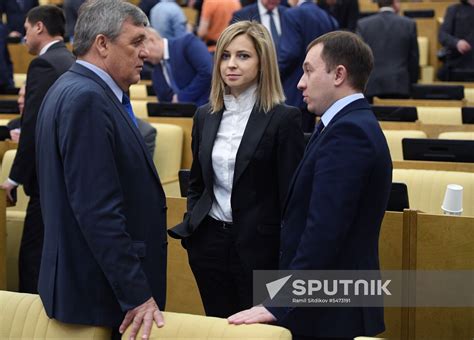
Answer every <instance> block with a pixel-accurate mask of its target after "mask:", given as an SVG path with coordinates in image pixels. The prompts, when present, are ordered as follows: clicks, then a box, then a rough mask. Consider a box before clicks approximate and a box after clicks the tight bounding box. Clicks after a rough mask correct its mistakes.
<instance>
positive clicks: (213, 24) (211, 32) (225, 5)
mask: <svg viewBox="0 0 474 340" xmlns="http://www.w3.org/2000/svg"><path fill="white" fill-rule="evenodd" d="M240 7H241V5H240V2H239V0H204V3H203V5H202V11H201V17H200V19H199V27H198V30H197V36H198V37H199V38H201V39H202V40H204V42H205V43H206V45H207V47H208V50H209V52H211V53H212V52H214V51H215V50H216V42H217V39H218V38H219V36H220V34H221V33H222V31H223V30H224V29H225V28H226V27H227V26H228V25H229V22H230V20H231V19H232V15H233V14H234V12H235V11H238V10H239V9H240Z"/></svg>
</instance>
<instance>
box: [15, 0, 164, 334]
mask: <svg viewBox="0 0 474 340" xmlns="http://www.w3.org/2000/svg"><path fill="white" fill-rule="evenodd" d="M147 25H148V19H147V17H146V15H145V14H144V13H143V12H142V11H141V10H140V9H139V8H138V7H136V6H134V5H132V4H131V3H129V2H126V1H117V0H100V1H96V0H92V1H86V2H85V3H84V4H83V5H82V6H81V8H80V11H79V18H78V20H77V23H76V31H75V34H74V50H73V52H74V54H75V55H76V56H77V58H78V60H77V62H76V63H75V64H74V65H73V66H72V67H71V68H70V70H69V71H68V72H66V73H65V74H64V75H63V76H62V77H61V78H60V79H59V80H58V81H57V82H56V83H55V84H54V85H53V86H52V87H51V89H50V90H49V91H48V94H47V95H46V97H45V99H44V101H43V105H42V106H41V110H40V112H39V114H38V123H37V130H36V131H37V136H36V148H37V158H36V160H37V172H38V182H39V188H40V196H41V207H42V211H43V217H44V225H45V238H44V240H45V242H44V247H43V257H42V259H41V271H40V279H39V285H38V287H39V289H38V290H39V294H40V297H41V300H42V302H43V306H44V308H45V311H46V313H47V315H48V316H49V317H50V318H54V319H56V320H58V321H60V322H64V323H72V324H83V325H98V326H104V327H112V328H113V334H112V336H113V339H120V338H121V336H120V333H123V332H124V331H125V330H126V329H127V328H128V327H129V326H130V327H131V332H130V337H131V338H135V336H136V335H137V333H138V331H139V329H140V328H141V329H142V330H143V332H142V339H147V338H148V337H149V335H150V329H151V327H152V324H153V323H155V324H156V325H157V326H158V327H161V326H163V324H164V320H163V315H162V313H161V311H160V310H162V309H163V308H164V305H165V293H166V253H167V251H166V248H167V240H166V199H165V194H164V191H163V188H162V186H161V183H160V179H159V176H158V173H157V172H156V167H155V165H154V164H153V159H152V157H151V155H150V153H149V151H148V149H147V147H146V145H145V143H144V141H143V138H142V136H141V135H140V132H139V130H138V128H137V123H136V119H135V115H134V113H133V110H132V107H131V105H130V100H129V98H128V97H127V95H126V92H127V91H128V90H129V87H130V85H131V84H135V83H137V82H138V81H139V80H140V72H141V69H142V67H143V63H144V60H145V59H146V58H147V56H148V50H147V48H146V47H145V40H146V26H147ZM52 131H54V133H52ZM22 138H23V137H22ZM20 140H21V139H20Z"/></svg>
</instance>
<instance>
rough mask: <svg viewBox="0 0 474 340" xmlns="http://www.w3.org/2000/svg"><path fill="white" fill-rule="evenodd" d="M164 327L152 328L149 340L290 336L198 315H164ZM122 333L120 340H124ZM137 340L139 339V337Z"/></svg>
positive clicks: (271, 328)
mask: <svg viewBox="0 0 474 340" xmlns="http://www.w3.org/2000/svg"><path fill="white" fill-rule="evenodd" d="M164 318H165V326H164V327H162V328H157V327H153V329H152V332H151V334H150V339H151V340H158V339H186V340H188V339H189V340H205V339H209V340H211V339H212V340H217V339H235V340H236V339H239V340H245V339H249V340H250V339H251V340H264V339H269V340H270V339H271V340H277V339H280V340H291V333H290V331H288V330H287V329H285V328H281V327H276V326H270V325H258V324H257V325H241V326H235V325H229V323H228V322H227V320H226V319H221V318H213V317H206V316H201V315H192V314H181V313H171V312H165V313H164ZM127 335H128V332H125V334H124V336H123V337H122V339H125V338H127V339H128V337H127ZM136 338H137V339H140V338H141V335H140V334H139V335H138V336H137V337H136Z"/></svg>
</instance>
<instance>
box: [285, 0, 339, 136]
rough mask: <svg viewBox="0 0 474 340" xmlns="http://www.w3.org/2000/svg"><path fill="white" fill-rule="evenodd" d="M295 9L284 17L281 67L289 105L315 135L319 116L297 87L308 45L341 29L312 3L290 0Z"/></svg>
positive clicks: (308, 0)
mask: <svg viewBox="0 0 474 340" xmlns="http://www.w3.org/2000/svg"><path fill="white" fill-rule="evenodd" d="M288 3H289V4H290V5H291V6H292V8H290V9H288V10H287V11H285V13H284V14H283V20H282V21H283V23H284V25H283V26H282V33H281V39H280V45H279V49H278V65H279V68H280V74H281V80H282V83H283V89H284V90H285V95H286V103H287V104H288V105H292V106H296V107H298V108H299V109H300V110H301V112H302V117H303V131H304V132H313V130H314V124H315V117H314V114H312V113H310V112H308V110H307V108H306V104H305V103H304V102H303V96H302V95H301V91H300V90H298V88H297V87H296V85H297V84H298V81H299V80H300V78H301V76H302V74H303V69H302V66H303V60H304V55H305V50H306V46H308V44H309V43H310V42H311V41H312V40H313V39H315V38H317V37H319V36H320V35H323V34H324V33H326V32H330V31H333V30H336V29H337V28H338V25H337V22H336V20H335V19H334V18H333V17H331V16H330V15H329V14H327V13H326V12H325V11H323V10H322V9H321V8H319V7H318V5H316V4H315V3H314V2H313V1H311V0H306V1H304V0H300V1H298V0H289V1H288Z"/></svg>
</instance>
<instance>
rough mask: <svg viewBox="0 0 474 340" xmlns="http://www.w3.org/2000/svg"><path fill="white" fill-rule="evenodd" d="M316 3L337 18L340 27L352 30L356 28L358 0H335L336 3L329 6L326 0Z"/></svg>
mask: <svg viewBox="0 0 474 340" xmlns="http://www.w3.org/2000/svg"><path fill="white" fill-rule="evenodd" d="M318 5H319V7H321V8H322V9H324V10H325V11H327V12H328V13H329V14H331V15H332V16H333V17H334V18H335V19H336V20H337V22H338V23H339V28H340V29H346V30H349V31H352V32H354V31H355V30H356V27H357V20H359V1H358V0H336V3H335V4H334V5H331V6H330V5H328V4H327V2H326V0H320V1H318Z"/></svg>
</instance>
